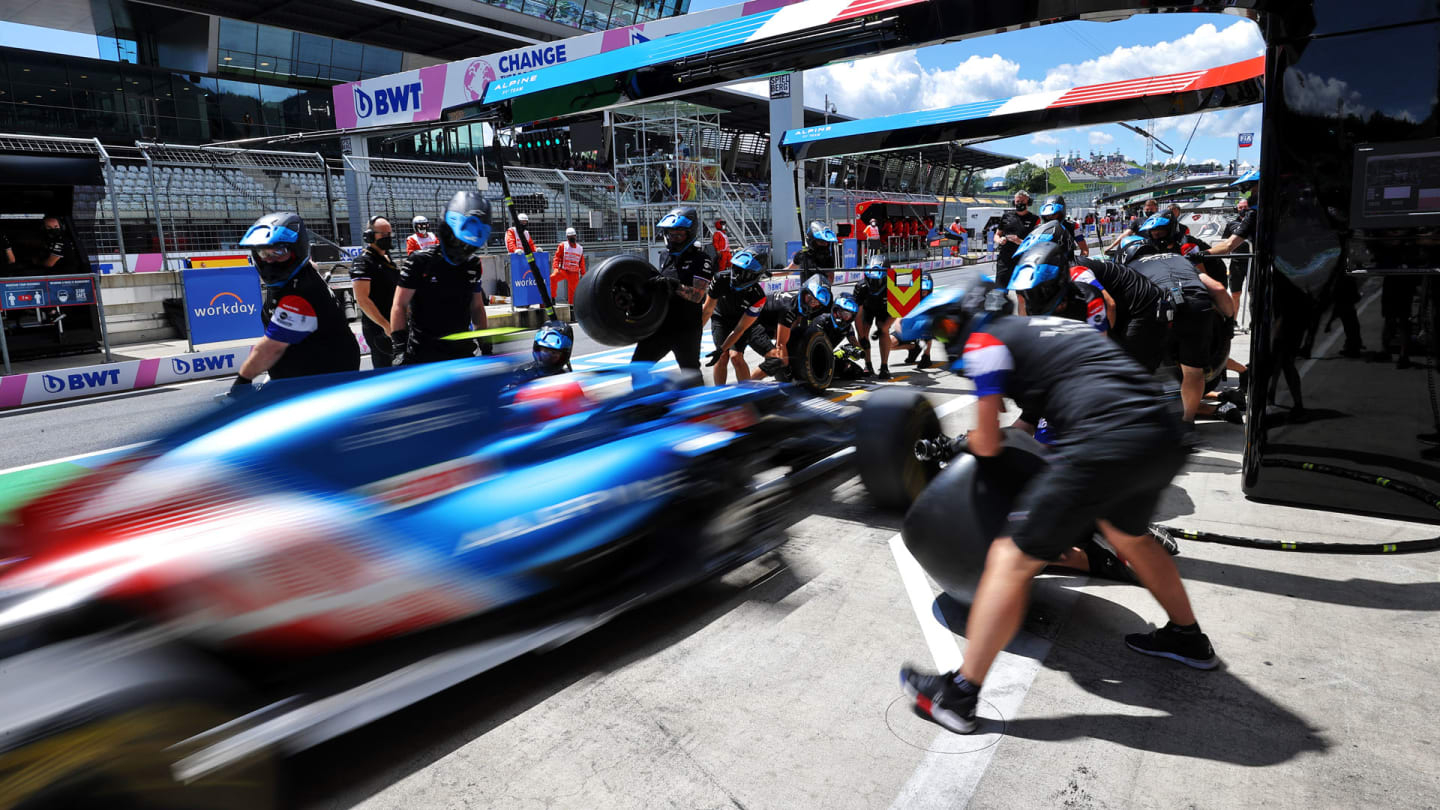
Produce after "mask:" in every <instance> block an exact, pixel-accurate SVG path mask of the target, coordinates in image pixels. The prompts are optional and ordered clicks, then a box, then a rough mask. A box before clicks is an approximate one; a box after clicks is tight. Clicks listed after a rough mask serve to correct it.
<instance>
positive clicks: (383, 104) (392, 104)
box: [354, 81, 425, 119]
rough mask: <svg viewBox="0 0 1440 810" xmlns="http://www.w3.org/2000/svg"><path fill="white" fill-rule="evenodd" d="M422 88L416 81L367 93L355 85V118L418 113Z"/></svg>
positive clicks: (378, 88) (379, 88)
mask: <svg viewBox="0 0 1440 810" xmlns="http://www.w3.org/2000/svg"><path fill="white" fill-rule="evenodd" d="M424 87H425V86H424V85H423V84H422V83H420V82H418V81H417V82H406V83H404V84H398V85H390V86H388V87H387V86H381V87H377V88H375V89H374V90H373V91H371V92H368V93H367V92H365V91H364V90H362V89H360V85H358V84H357V85H355V86H354V90H355V117H356V118H362V119H364V118H369V117H371V116H372V115H373V116H376V117H379V116H384V115H390V114H391V113H401V112H419V110H420V106H421V105H420V99H421V95H422V93H423V92H424Z"/></svg>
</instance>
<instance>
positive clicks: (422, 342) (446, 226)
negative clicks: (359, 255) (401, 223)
mask: <svg viewBox="0 0 1440 810" xmlns="http://www.w3.org/2000/svg"><path fill="white" fill-rule="evenodd" d="M435 230H436V232H437V233H436V235H437V236H438V237H439V238H440V241H439V242H438V243H437V244H435V245H432V246H430V247H428V248H424V249H422V250H417V251H415V252H414V253H412V254H410V255H409V256H407V257H406V258H405V267H404V269H402V270H401V271H400V278H399V281H398V282H397V286H398V289H397V290H396V291H395V303H394V305H393V306H392V308H391V310H390V328H391V333H390V334H391V337H392V341H393V346H394V349H393V350H394V352H395V360H394V363H395V365H397V366H398V365H402V364H407V363H435V362H439V361H442V360H457V359H459V358H462V357H473V356H474V355H475V341H474V340H444V339H443V338H444V337H445V336H446V335H453V334H456V333H459V332H467V331H469V330H470V329H471V328H472V324H473V328H475V329H484V328H485V326H486V320H485V291H484V290H483V289H482V288H481V287H480V257H479V256H478V255H476V254H477V253H479V251H480V248H482V247H484V245H485V241H486V240H487V239H489V238H490V202H489V201H488V200H486V199H485V198H484V197H481V196H480V192H478V191H459V192H456V193H455V196H454V197H451V198H450V203H449V204H448V205H446V206H445V211H444V213H443V214H442V215H441V219H440V225H439V227H437V228H436V229H435ZM481 353H482V354H490V353H491V349H490V346H489V345H488V344H482V345H481Z"/></svg>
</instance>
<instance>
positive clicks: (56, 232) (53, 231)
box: [45, 228, 60, 236]
mask: <svg viewBox="0 0 1440 810" xmlns="http://www.w3.org/2000/svg"><path fill="white" fill-rule="evenodd" d="M45 235H46V236H59V235H60V229H59V228H46V229H45Z"/></svg>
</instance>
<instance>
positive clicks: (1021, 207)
mask: <svg viewBox="0 0 1440 810" xmlns="http://www.w3.org/2000/svg"><path fill="white" fill-rule="evenodd" d="M1029 207H1030V203H1027V202H1018V203H1015V210H1016V211H1024V210H1025V209H1026V208H1029Z"/></svg>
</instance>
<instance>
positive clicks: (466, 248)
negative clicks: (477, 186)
mask: <svg viewBox="0 0 1440 810" xmlns="http://www.w3.org/2000/svg"><path fill="white" fill-rule="evenodd" d="M439 231H440V233H439V236H440V255H441V256H442V257H444V259H445V261H447V262H449V263H450V264H459V263H461V262H463V261H466V260H467V259H470V258H471V257H473V256H474V255H475V254H476V253H479V252H480V248H482V247H484V246H485V242H486V241H487V240H488V239H489V238H490V201H489V200H487V199H485V198H484V197H482V196H480V192H478V191H457V192H455V196H454V197H451V198H450V202H449V203H448V204H446V206H445V213H444V215H443V216H442V217H441V221H440V228H439Z"/></svg>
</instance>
